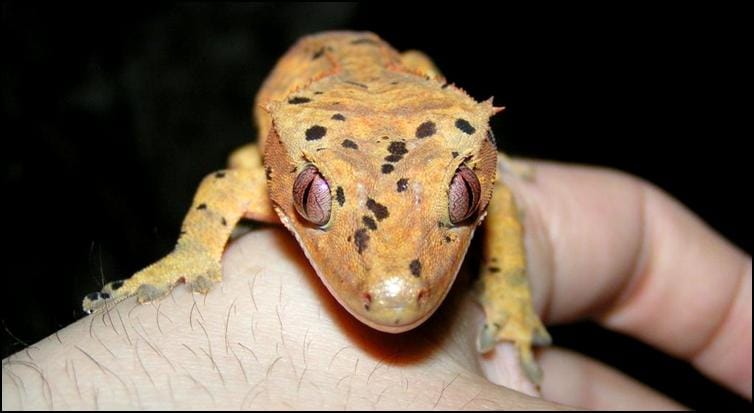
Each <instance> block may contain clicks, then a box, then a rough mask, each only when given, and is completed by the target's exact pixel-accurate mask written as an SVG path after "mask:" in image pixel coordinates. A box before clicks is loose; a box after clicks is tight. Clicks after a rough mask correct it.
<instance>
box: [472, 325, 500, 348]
mask: <svg viewBox="0 0 754 413" xmlns="http://www.w3.org/2000/svg"><path fill="white" fill-rule="evenodd" d="M499 330H500V329H499V327H498V326H497V325H496V324H485V325H484V327H482V329H481V330H480V331H479V336H477V341H476V350H477V352H478V353H480V354H484V353H487V352H488V351H490V350H492V348H493V347H495V344H497V342H498V338H497V336H498V331H499Z"/></svg>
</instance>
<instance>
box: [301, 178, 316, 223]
mask: <svg viewBox="0 0 754 413" xmlns="http://www.w3.org/2000/svg"><path fill="white" fill-rule="evenodd" d="M315 179H317V178H316V177H313V178H312V180H311V181H309V184H308V185H306V189H304V195H303V196H302V197H301V206H302V207H303V210H304V211H306V215H307V216H308V215H309V192H311V190H312V184H313V183H314V180H315Z"/></svg>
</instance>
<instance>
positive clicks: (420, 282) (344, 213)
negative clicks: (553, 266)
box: [83, 32, 550, 383]
mask: <svg viewBox="0 0 754 413" xmlns="http://www.w3.org/2000/svg"><path fill="white" fill-rule="evenodd" d="M500 110H502V108H497V107H495V106H493V104H492V98H490V99H488V100H486V101H482V102H477V101H476V100H474V99H473V98H472V97H470V96H469V95H468V94H467V93H466V92H465V91H463V90H462V89H461V88H459V87H457V86H455V85H454V84H451V83H448V82H447V81H446V80H445V78H444V77H443V76H442V74H441V73H440V71H439V70H438V69H437V68H436V67H435V65H434V63H433V62H432V61H431V60H430V58H429V57H427V56H426V55H425V54H423V53H421V52H418V51H407V52H404V53H399V52H398V51H396V50H395V49H393V48H392V47H391V46H390V45H389V44H387V43H386V42H385V41H383V40H382V39H381V38H380V37H379V36H377V35H376V34H373V33H369V32H323V33H319V34H313V35H309V36H306V37H303V38H301V39H300V40H299V41H298V42H297V43H296V44H295V45H293V46H292V47H291V48H290V49H289V50H288V52H287V53H286V54H285V55H284V56H283V57H282V58H281V59H280V60H279V61H278V63H277V64H276V66H275V67H274V68H273V70H272V72H271V73H270V74H269V76H268V77H267V79H266V80H265V81H264V83H263V85H262V87H261V89H260V91H259V92H258V94H257V96H256V100H255V105H254V109H253V117H254V119H255V122H256V125H257V128H258V142H257V143H252V144H248V145H246V146H243V147H241V148H240V149H237V150H236V151H234V152H233V153H232V154H231V156H230V158H229V167H228V168H227V169H224V170H220V171H217V172H213V173H211V174H209V175H207V176H206V177H205V178H204V179H203V180H202V182H201V184H200V185H199V188H198V189H197V191H196V194H195V197H194V200H193V203H192V205H191V207H190V210H189V212H188V213H187V215H186V217H185V219H184V221H183V224H182V227H181V231H180V236H179V238H178V241H177V244H176V246H175V248H174V250H173V251H172V252H170V253H169V254H168V255H166V256H165V257H163V258H162V259H160V260H158V261H157V262H155V263H153V264H152V265H149V266H148V267H146V268H144V269H143V270H141V271H139V272H137V273H135V274H133V275H132V276H131V277H130V278H128V279H124V280H118V281H112V282H109V283H108V284H106V285H105V286H104V287H103V288H102V290H101V291H99V292H95V293H91V294H88V295H86V297H85V298H84V300H83V308H84V310H85V311H86V312H87V313H91V312H93V311H95V310H97V309H100V308H102V307H104V306H103V304H104V303H105V302H118V301H121V300H123V299H125V298H128V297H131V296H136V298H137V301H138V302H139V303H144V302H149V301H153V300H158V299H160V298H162V297H164V296H165V295H166V294H168V293H169V292H170V291H171V290H172V289H173V288H174V287H175V286H176V285H178V284H180V283H186V284H188V285H189V286H190V288H191V289H192V290H193V291H196V292H200V293H204V294H206V293H207V292H208V291H209V290H210V288H211V287H212V285H213V284H215V283H217V282H220V281H221V278H222V271H221V259H222V255H223V251H224V249H225V246H226V244H227V242H228V239H229V237H230V236H231V233H232V231H233V228H234V226H235V225H236V223H237V222H239V220H241V219H252V220H258V221H262V222H270V223H282V224H283V225H284V226H285V227H286V228H287V229H288V230H290V232H291V233H292V234H293V235H294V236H295V238H296V240H297V241H298V243H299V244H300V246H301V249H302V250H303V252H304V254H305V255H306V257H307V258H308V260H309V263H310V264H311V266H312V267H313V268H314V270H315V272H316V273H317V275H318V276H319V278H320V279H321V280H322V282H323V283H324V285H325V286H326V287H327V289H328V290H329V292H330V293H331V294H332V296H333V297H335V299H336V300H337V301H338V302H339V303H340V304H341V305H342V307H343V308H345V309H346V310H347V311H348V312H349V313H350V314H352V315H353V316H354V317H355V318H356V319H358V320H359V321H361V322H363V323H364V324H366V325H368V326H370V327H372V328H374V329H377V330H380V331H384V332H388V333H401V332H404V331H407V330H410V329H413V328H415V327H417V326H418V325H420V324H421V323H423V322H424V321H426V320H427V319H428V318H429V317H430V316H431V315H432V314H433V313H434V312H435V310H437V308H438V307H439V306H440V304H441V303H442V302H443V300H444V298H445V296H446V295H447V294H448V292H449V290H450V288H451V286H452V284H453V281H454V280H455V278H456V275H457V273H458V271H459V268H460V266H461V263H462V261H463V260H464V257H465V255H466V252H467V250H468V248H469V244H470V241H471V239H472V236H473V234H474V231H475V229H476V228H477V227H478V226H480V225H485V231H484V240H483V258H482V259H483V263H482V265H481V270H480V275H479V278H478V280H477V281H476V285H475V288H474V291H475V292H476V294H475V296H476V298H477V301H478V302H479V303H480V304H481V306H482V308H483V310H484V313H485V323H484V325H483V327H481V329H480V333H479V336H478V339H477V350H478V351H479V352H480V353H486V352H489V351H490V350H492V349H493V348H494V346H495V344H497V343H498V342H503V341H507V342H512V343H513V344H514V346H515V348H516V349H517V351H518V357H519V360H520V363H521V366H522V367H523V370H524V372H525V373H526V374H527V376H528V377H529V379H530V380H531V381H532V382H533V383H539V382H540V380H541V377H542V372H541V369H540V368H539V366H538V365H537V363H536V361H535V359H534V357H533V352H532V348H533V346H534V345H547V344H549V343H550V336H549V334H548V333H547V331H546V329H545V327H544V326H543V324H542V323H541V321H540V320H539V318H538V316H537V315H536V313H535V311H534V309H533V306H532V301H531V293H530V290H529V282H528V278H527V268H526V254H525V248H524V243H523V227H522V224H521V220H520V217H519V215H520V214H519V211H518V209H517V207H516V203H515V200H514V197H513V194H512V193H511V191H510V190H509V188H508V187H507V186H506V185H505V183H504V182H503V181H502V179H499V176H498V175H500V174H501V173H503V171H504V170H505V168H506V162H507V159H508V158H506V157H505V155H503V154H502V153H498V150H497V144H496V141H495V136H494V134H493V132H492V130H491V128H490V125H489V119H490V118H491V117H492V116H493V115H495V114H496V113H497V112H499V111H500Z"/></svg>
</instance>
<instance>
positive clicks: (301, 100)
mask: <svg viewBox="0 0 754 413" xmlns="http://www.w3.org/2000/svg"><path fill="white" fill-rule="evenodd" d="M311 101H312V100H311V99H309V98H305V97H302V96H294V97H292V98H290V99H288V103H290V104H291V105H298V104H301V103H307V102H311Z"/></svg>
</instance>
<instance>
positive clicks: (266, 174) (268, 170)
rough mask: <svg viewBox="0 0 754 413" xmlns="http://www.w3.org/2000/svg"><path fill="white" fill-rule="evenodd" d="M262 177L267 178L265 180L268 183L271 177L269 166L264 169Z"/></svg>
mask: <svg viewBox="0 0 754 413" xmlns="http://www.w3.org/2000/svg"><path fill="white" fill-rule="evenodd" d="M294 172H296V171H295V170H294ZM264 176H265V177H266V178H267V180H268V181H269V180H270V178H271V177H272V168H270V167H269V166H268V167H266V168H264Z"/></svg>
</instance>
